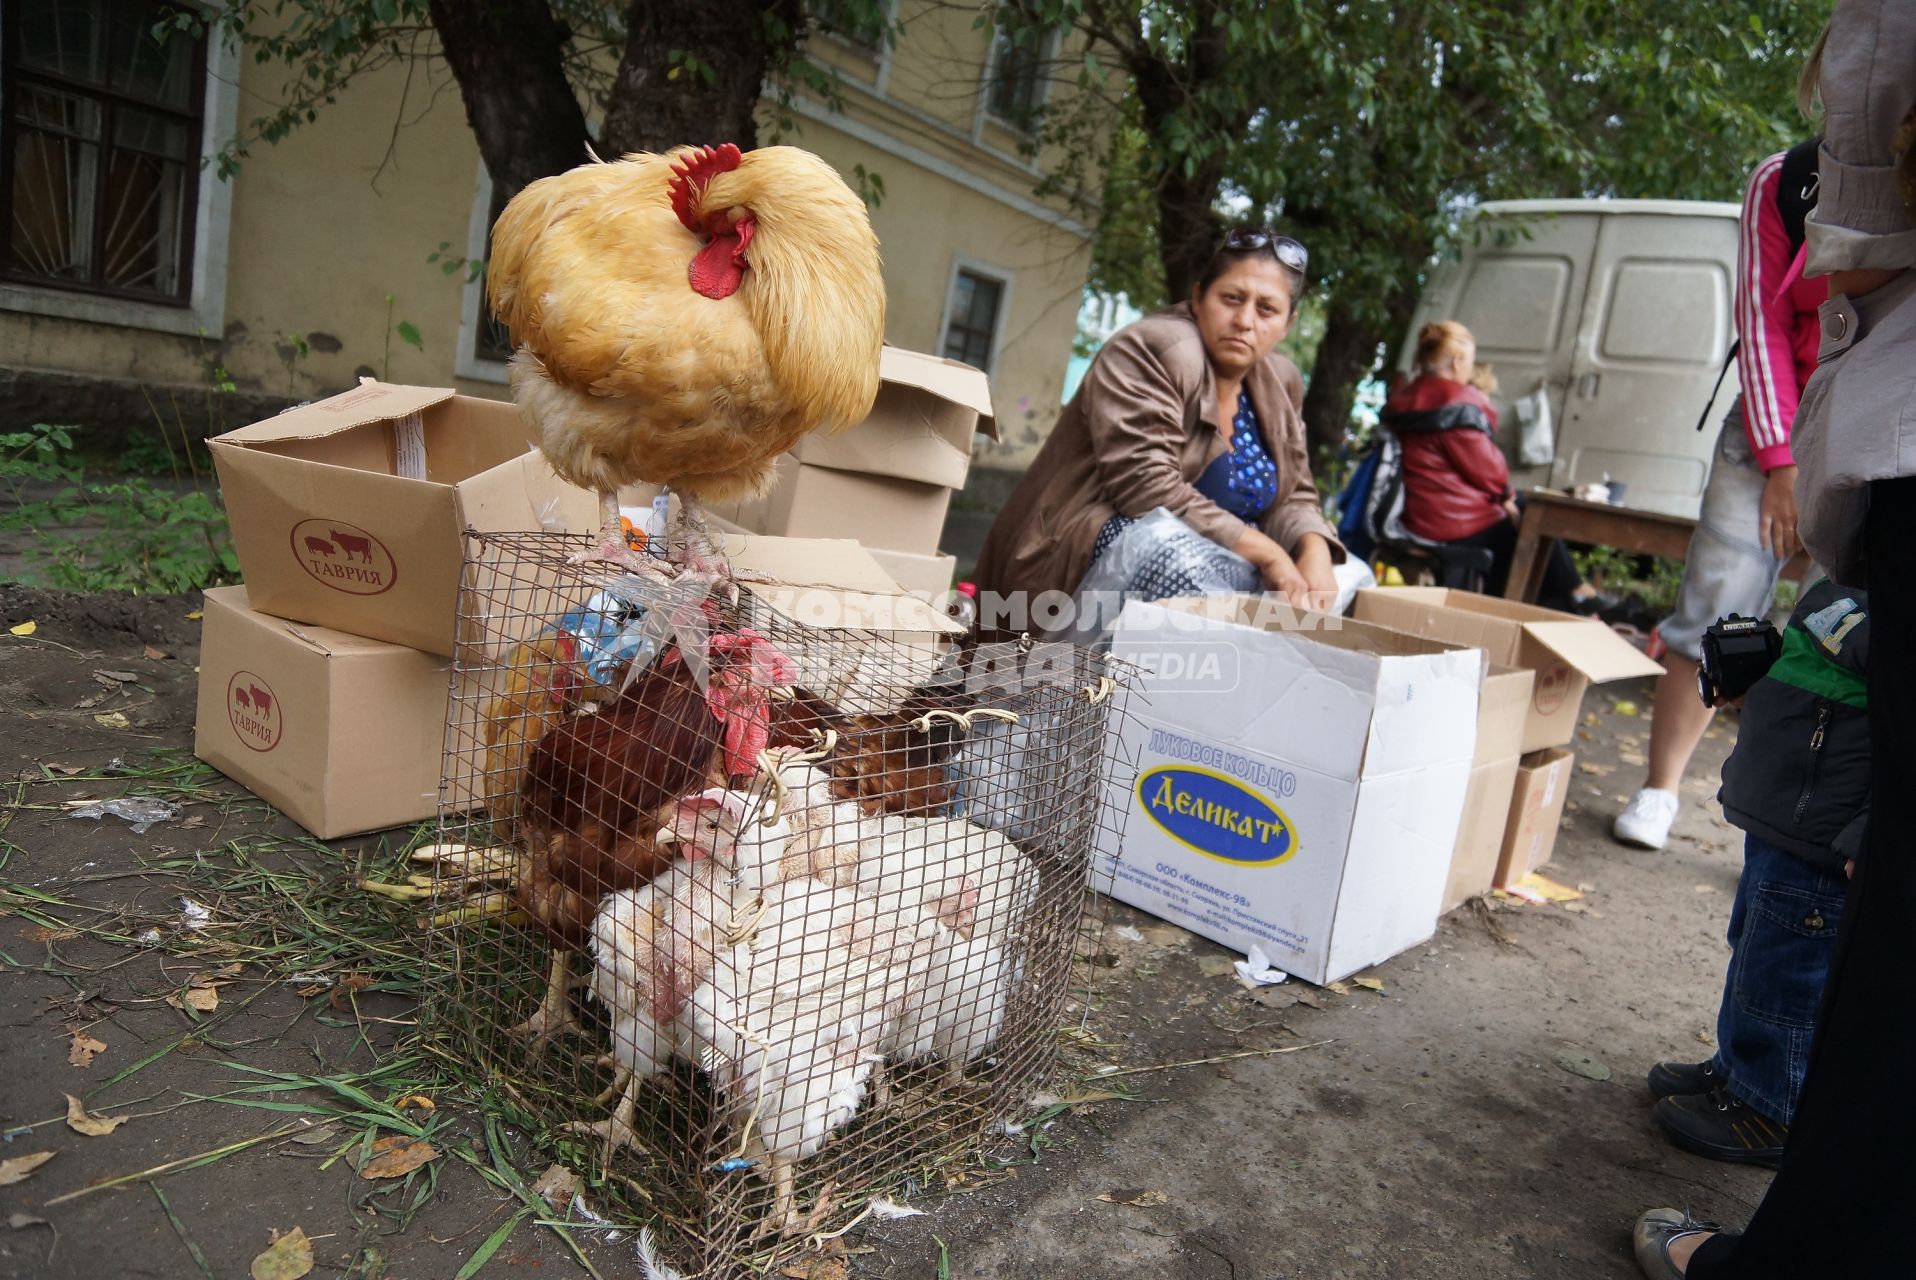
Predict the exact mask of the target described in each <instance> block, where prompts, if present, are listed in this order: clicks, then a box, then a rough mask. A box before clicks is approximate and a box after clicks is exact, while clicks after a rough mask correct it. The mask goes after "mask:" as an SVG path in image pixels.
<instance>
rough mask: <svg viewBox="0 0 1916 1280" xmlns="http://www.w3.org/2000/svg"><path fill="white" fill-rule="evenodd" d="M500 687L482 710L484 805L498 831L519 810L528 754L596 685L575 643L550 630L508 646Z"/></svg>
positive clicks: (507, 827)
mask: <svg viewBox="0 0 1916 1280" xmlns="http://www.w3.org/2000/svg"><path fill="white" fill-rule="evenodd" d="M500 686H501V687H500V692H498V693H497V694H495V695H493V696H492V697H491V698H489V699H487V700H486V703H485V706H484V708H483V709H482V711H481V712H480V720H481V722H482V723H483V724H484V726H485V730H484V732H485V743H486V762H485V796H484V800H485V806H486V813H487V814H488V815H489V816H490V817H491V818H492V820H493V823H494V824H495V825H496V826H497V827H498V829H499V832H500V834H501V835H504V834H507V833H509V832H510V831H511V829H512V824H513V822H514V820H515V819H516V818H517V817H518V813H519V784H520V783H521V782H522V781H523V780H524V778H525V769H526V760H527V758H528V757H529V756H530V755H531V754H532V749H533V747H534V745H535V744H537V743H538V742H539V740H540V739H541V738H543V737H545V735H546V733H547V732H548V731H549V730H551V729H553V728H555V727H557V726H558V725H559V724H560V723H562V722H563V721H564V720H565V719H566V718H567V717H568V716H570V715H572V714H574V713H575V712H576V711H577V710H578V709H579V705H580V703H581V702H582V701H583V699H584V698H585V697H587V696H588V693H587V690H588V688H596V687H597V686H595V685H593V683H592V681H591V680H589V679H588V678H587V676H586V674H585V671H584V669H583V668H582V667H581V666H580V664H579V644H578V640H577V638H576V637H574V636H573V635H572V634H571V633H570V632H566V631H552V632H549V633H547V634H545V635H541V636H539V637H537V638H536V639H532V640H527V641H524V642H522V643H520V644H516V645H514V646H513V647H512V649H511V650H510V652H508V653H507V655H506V660H505V662H504V664H503V670H502V671H501V673H500Z"/></svg>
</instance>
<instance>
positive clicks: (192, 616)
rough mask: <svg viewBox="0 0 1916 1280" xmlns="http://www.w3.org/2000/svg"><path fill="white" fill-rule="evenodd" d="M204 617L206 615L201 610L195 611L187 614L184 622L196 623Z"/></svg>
mask: <svg viewBox="0 0 1916 1280" xmlns="http://www.w3.org/2000/svg"><path fill="white" fill-rule="evenodd" d="M205 616H206V614H205V612H204V611H203V610H200V609H195V610H193V611H192V612H191V613H188V614H187V615H186V620H187V621H188V622H198V621H199V620H200V619H201V618H204V617H205Z"/></svg>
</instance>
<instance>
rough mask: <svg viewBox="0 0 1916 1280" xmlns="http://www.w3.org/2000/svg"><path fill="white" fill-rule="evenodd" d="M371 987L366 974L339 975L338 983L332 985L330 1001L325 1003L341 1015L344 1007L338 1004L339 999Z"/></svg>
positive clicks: (371, 981) (369, 978) (370, 979)
mask: <svg viewBox="0 0 1916 1280" xmlns="http://www.w3.org/2000/svg"><path fill="white" fill-rule="evenodd" d="M372 985H373V980H372V978H371V977H370V976H368V975H366V974H363V973H346V974H341V975H340V978H339V981H338V982H335V983H334V984H333V996H332V999H330V1000H328V1001H327V1002H326V1003H327V1004H329V1005H331V1006H332V1007H333V1008H334V1009H337V1010H339V1011H340V1012H341V1013H344V1012H345V1007H344V1006H343V1005H341V1004H340V1003H339V1002H340V999H341V997H343V996H350V995H352V994H353V993H354V992H357V991H364V990H365V989H366V988H367V987H370V986H372Z"/></svg>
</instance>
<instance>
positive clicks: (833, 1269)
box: [779, 1257, 851, 1280]
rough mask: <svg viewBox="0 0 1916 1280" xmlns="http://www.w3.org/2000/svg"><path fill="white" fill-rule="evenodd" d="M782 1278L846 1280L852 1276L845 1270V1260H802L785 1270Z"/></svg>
mask: <svg viewBox="0 0 1916 1280" xmlns="http://www.w3.org/2000/svg"><path fill="white" fill-rule="evenodd" d="M779 1274H780V1275H781V1276H786V1277H789V1280H845V1277H846V1276H849V1275H850V1274H851V1272H850V1271H848V1270H846V1269H845V1260H844V1259H843V1258H816V1257H814V1258H800V1259H799V1260H798V1261H796V1262H794V1263H792V1264H791V1265H790V1266H788V1267H786V1268H785V1269H784V1270H782V1271H780V1272H779Z"/></svg>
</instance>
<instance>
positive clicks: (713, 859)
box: [428, 534, 1128, 1276]
mask: <svg viewBox="0 0 1916 1280" xmlns="http://www.w3.org/2000/svg"><path fill="white" fill-rule="evenodd" d="M584 546H585V542H584V540H582V539H578V538H572V537H567V536H565V535H559V534H509V535H487V536H480V535H476V534H470V535H469V536H468V547H469V552H468V559H467V565H466V577H465V582H464V585H463V587H462V591H461V594H460V604H459V636H460V641H459V652H458V655H457V658H456V661H455V667H454V673H455V674H454V695H453V698H452V703H451V710H450V713H449V717H448V726H447V737H446V756H445V779H444V782H443V784H442V788H441V797H442V799H441V820H440V842H439V843H438V844H436V845H435V846H433V848H432V850H431V851H430V852H429V855H428V856H430V857H431V858H433V859H434V860H435V869H434V877H433V881H434V901H433V914H432V915H431V916H430V928H429V931H428V936H429V949H430V952H431V955H432V959H433V963H432V964H430V965H429V972H431V973H432V974H433V975H434V979H433V981H434V983H435V987H434V990H433V991H432V993H431V995H430V999H429V1016H431V1017H432V1018H434V1019H435V1020H436V1021H437V1023H438V1024H439V1026H440V1028H441V1030H442V1032H444V1033H445V1035H444V1036H443V1037H442V1038H443V1039H445V1040H446V1041H448V1042H450V1043H453V1044H456V1045H458V1046H460V1047H461V1048H460V1051H461V1052H463V1053H465V1054H466V1055H468V1056H469V1060H470V1065H472V1066H473V1067H475V1068H477V1069H478V1070H480V1071H482V1072H483V1073H484V1075H485V1076H486V1078H487V1079H488V1081H489V1082H490V1083H491V1084H492V1085H493V1087H494V1088H495V1089H496V1091H497V1092H498V1093H499V1094H501V1095H503V1096H504V1097H506V1098H509V1099H511V1101H512V1104H513V1109H514V1110H515V1112H517V1113H518V1115H519V1117H520V1118H521V1119H522V1120H523V1121H524V1122H525V1123H526V1124H527V1125H528V1126H529V1127H531V1128H532V1129H533V1130H534V1133H535V1136H536V1137H538V1138H539V1139H540V1140H541V1141H542V1142H543V1143H544V1144H545V1145H548V1146H550V1147H552V1148H554V1149H556V1151H557V1152H558V1154H559V1155H560V1156H561V1158H562V1159H564V1160H566V1162H567V1163H569V1164H571V1165H572V1167H574V1168H577V1169H580V1170H582V1171H583V1172H585V1173H586V1175H587V1178H588V1182H589V1184H590V1185H593V1186H595V1187H596V1188H597V1189H598V1191H599V1193H600V1194H601V1195H603V1196H606V1197H609V1198H610V1199H611V1200H612V1202H613V1203H614V1204H615V1205H616V1206H617V1207H620V1208H623V1209H625V1210H626V1211H628V1212H629V1213H630V1214H632V1215H634V1216H636V1217H639V1218H643V1219H646V1220H649V1221H652V1222H654V1223H656V1224H657V1226H658V1227H659V1229H660V1235H661V1240H662V1242H663V1245H664V1249H665V1252H666V1253H667V1254H668V1256H670V1257H671V1258H672V1260H673V1263H674V1265H675V1266H678V1267H680V1268H683V1269H685V1270H686V1273H687V1274H688V1275H691V1274H696V1275H701V1276H730V1275H737V1274H754V1273H759V1272H762V1271H763V1270H764V1269H766V1268H768V1267H771V1266H773V1265H774V1264H776V1263H777V1262H778V1261H779V1260H780V1259H782V1258H785V1257H787V1256H789V1255H790V1254H791V1253H793V1252H795V1251H797V1250H798V1249H800V1248H802V1247H803V1244H804V1242H805V1241H806V1240H807V1239H810V1238H816V1237H817V1236H820V1235H826V1236H829V1235H831V1234H832V1233H833V1232H835V1231H837V1230H839V1229H841V1228H842V1227H844V1226H845V1225H846V1224H847V1223H849V1222H851V1221H852V1220H853V1219H854V1218H856V1217H857V1216H858V1214H859V1213H860V1211H861V1209H862V1207H863V1206H864V1205H865V1204H866V1203H868V1202H869V1201H870V1200H871V1199H872V1198H873V1197H876V1196H880V1195H896V1194H897V1193H898V1191H899V1189H900V1188H901V1187H902V1186H904V1185H906V1184H907V1183H910V1182H914V1181H924V1180H926V1179H928V1178H929V1176H930V1174H931V1173H932V1172H933V1171H934V1170H936V1169H938V1168H940V1167H942V1166H945V1165H948V1164H951V1163H953V1162H957V1161H962V1160H965V1159H969V1158H975V1157H976V1156H977V1155H978V1154H979V1153H980V1152H981V1151H982V1150H983V1149H984V1148H986V1147H988V1146H989V1145H990V1144H992V1142H993V1141H994V1139H997V1138H1000V1137H1001V1136H1002V1135H1003V1133H1004V1129H1005V1123H1006V1121H1007V1120H1008V1119H1010V1118H1012V1117H1013V1116H1014V1115H1015V1114H1019V1113H1021V1112H1022V1110H1023V1108H1024V1107H1025V1106H1026V1104H1027V1102H1028V1100H1029V1099H1030V1098H1031V1096H1032V1095H1033V1093H1034V1092H1035V1091H1037V1090H1038V1089H1039V1088H1041V1087H1042V1086H1043V1085H1044V1083H1045V1082H1046V1080H1047V1078H1048V1077H1049V1075H1050V1073H1051V1071H1052V1069H1053V1067H1054V1064H1055V1060H1056V1053H1057V1047H1058V1043H1059V1031H1060V1025H1061V1022H1062V1020H1063V1018H1064V1016H1065V1007H1066V1002H1067V998H1068V996H1069V992H1070V988H1071V982H1072V979H1071V972H1072V957H1073V950H1074V946H1075V944H1076V941H1077V938H1078V931H1079V927H1080V922H1081V920H1082V918H1083V915H1084V911H1085V906H1086V900H1087V896H1088V888H1087V885H1088V879H1089V870H1090V865H1091V860H1092V850H1093V849H1094V847H1096V846H1097V845H1098V844H1099V843H1101V842H1103V843H1106V844H1107V846H1108V847H1115V840H1114V839H1113V835H1114V833H1113V832H1112V831H1111V830H1110V828H1112V827H1113V826H1114V825H1115V824H1117V823H1119V822H1120V821H1121V810H1120V809H1118V808H1116V807H1114V806H1112V805H1110V804H1109V803H1108V802H1107V801H1106V798H1105V791H1104V773H1105V761H1106V742H1107V734H1108V730H1109V728H1110V725H1111V722H1112V718H1113V717H1114V716H1118V715H1122V714H1123V705H1124V700H1125V697H1126V695H1127V692H1128V691H1127V689H1126V687H1125V684H1126V682H1125V681H1124V680H1123V678H1122V677H1121V676H1119V675H1117V673H1115V672H1111V671H1110V670H1109V669H1108V667H1107V664H1106V663H1105V662H1104V661H1103V660H1102V659H1101V658H1100V656H1099V655H1096V654H1093V653H1092V652H1090V651H1088V650H1084V649H1079V648H1074V647H1070V646H1063V645H1032V644H1030V643H1028V642H1019V643H1012V644H978V643H975V642H974V641H971V640H969V639H964V640H955V639H953V638H950V637H946V636H941V635H939V634H936V633H930V632H922V631H918V632H899V631H881V630H877V629H874V628H872V627H871V626H852V625H843V624H844V623H845V622H846V619H845V618H844V617H843V616H839V617H835V618H834V617H830V616H826V615H830V614H831V612H832V610H831V608H830V605H831V603H832V596H831V593H830V592H829V591H827V592H825V593H824V605H825V607H824V608H822V609H821V608H814V607H811V606H812V605H814V604H816V603H818V602H817V601H809V600H800V601H799V602H798V603H797V605H796V606H794V603H793V600H792V598H791V596H790V595H789V593H788V594H787V595H786V596H784V597H780V596H778V595H776V594H775V593H774V592H772V591H770V590H768V589H766V586H765V584H761V583H752V582H750V581H749V575H747V577H748V586H751V587H752V588H753V589H751V590H746V591H743V592H741V591H739V590H738V589H737V587H736V585H735V584H734V583H732V582H731V581H729V580H727V579H715V578H714V577H713V576H712V575H711V574H707V573H697V572H690V571H687V572H683V573H679V574H678V575H677V576H676V577H671V576H668V575H665V574H663V573H661V574H658V575H652V574H644V573H641V574H630V573H622V572H619V571H617V570H613V569H611V568H609V567H608V566H606V565H603V564H574V563H572V558H573V555H574V553H576V552H578V551H580V550H582V549H583V547H584ZM768 600H777V601H779V605H778V607H776V608H775V607H773V604H772V603H768ZM841 603H842V602H841ZM797 618H804V619H805V621H803V622H801V621H797V620H795V619H797ZM1101 825H1102V826H1103V827H1105V828H1106V829H1107V830H1106V832H1105V834H1104V835H1103V836H1100V834H1099V828H1100V826H1101ZM1115 834H1117V835H1121V832H1118V833H1115Z"/></svg>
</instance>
